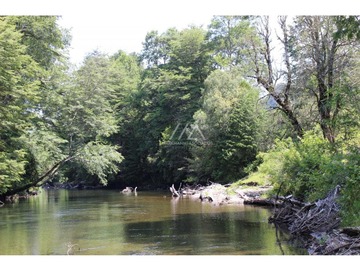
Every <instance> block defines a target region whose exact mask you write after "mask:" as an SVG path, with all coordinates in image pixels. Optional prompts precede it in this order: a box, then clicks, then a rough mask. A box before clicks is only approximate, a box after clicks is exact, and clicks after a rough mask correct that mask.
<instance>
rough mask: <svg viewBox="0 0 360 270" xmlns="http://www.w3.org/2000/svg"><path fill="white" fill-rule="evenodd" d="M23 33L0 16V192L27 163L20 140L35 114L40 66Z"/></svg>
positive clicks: (21, 173) (17, 179) (21, 174)
mask: <svg viewBox="0 0 360 270" xmlns="http://www.w3.org/2000/svg"><path fill="white" fill-rule="evenodd" d="M21 37H22V35H21V34H20V33H19V32H18V31H16V29H15V26H14V25H13V24H11V22H10V20H9V18H7V17H1V18H0V194H3V193H5V192H7V191H8V190H10V189H11V187H12V186H13V185H14V184H17V183H19V182H20V181H21V180H22V179H23V177H24V175H25V172H26V170H25V167H26V164H27V163H28V160H27V149H26V147H25V145H24V144H23V143H22V141H21V140H19V138H20V136H21V135H22V134H23V133H24V132H25V130H26V129H27V128H28V127H29V126H30V123H29V122H30V121H31V120H32V119H33V118H34V117H35V114H34V108H35V107H34V103H35V102H36V101H37V100H38V98H39V96H38V95H39V81H38V80H37V75H40V74H41V69H39V67H38V66H37V65H36V63H35V62H34V61H33V59H32V58H31V57H30V56H28V55H27V54H26V47H25V46H24V45H23V44H21Z"/></svg>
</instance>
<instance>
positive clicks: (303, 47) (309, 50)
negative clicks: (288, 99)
mask: <svg viewBox="0 0 360 270" xmlns="http://www.w3.org/2000/svg"><path fill="white" fill-rule="evenodd" d="M338 31H339V29H338V24H337V20H336V17H329V16H311V17H310V16H304V17H297V18H296V20H295V27H294V33H293V35H294V36H296V37H297V39H296V41H297V42H296V46H295V53H294V55H295V57H296V58H295V61H296V64H297V65H298V66H299V67H300V68H298V71H297V73H298V76H297V78H302V81H301V83H302V84H303V85H306V87H308V88H309V89H310V90H311V93H312V94H313V97H314V98H315V100H316V104H317V108H318V115H319V124H320V126H321V129H322V132H323V135H324V137H325V138H326V139H327V140H328V141H329V142H331V143H333V142H335V138H336V136H337V131H336V130H337V127H336V120H337V118H338V115H339V112H340V111H341V110H342V107H343V105H344V104H342V103H343V100H344V98H345V97H346V95H347V93H346V92H347V91H346V89H347V88H348V86H349V85H348V84H347V83H346V76H348V75H347V74H348V72H349V68H351V67H354V61H353V60H352V59H353V55H354V52H355V51H356V50H358V49H357V45H358V42H357V41H356V40H354V39H351V40H348V39H347V38H342V37H341V35H338V34H337V33H338ZM295 61H294V62H295ZM294 64H295V63H294Z"/></svg>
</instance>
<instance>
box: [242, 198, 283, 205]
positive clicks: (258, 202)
mask: <svg viewBox="0 0 360 270" xmlns="http://www.w3.org/2000/svg"><path fill="white" fill-rule="evenodd" d="M244 204H248V205H258V206H280V205H281V204H282V203H281V202H278V201H275V200H272V199H251V198H249V199H245V200H244Z"/></svg>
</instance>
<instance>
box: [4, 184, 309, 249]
mask: <svg viewBox="0 0 360 270" xmlns="http://www.w3.org/2000/svg"><path fill="white" fill-rule="evenodd" d="M169 195H170V196H169ZM270 214H271V213H270V210H269V209H266V208H261V207H254V206H246V205H245V206H244V205H222V206H214V205H211V204H209V203H201V202H199V201H198V200H192V199H189V198H172V197H171V194H169V193H160V192H142V191H139V192H138V193H137V196H135V195H134V194H129V195H126V194H122V193H121V192H119V191H110V190H48V191H45V190H44V191H42V192H41V193H40V194H39V195H38V196H36V197H32V198H30V199H27V200H22V201H20V202H18V203H15V204H6V205H5V206H3V207H1V208H0V254H1V255H13V254H15V255H23V254H24V255H25V254H26V255H33V254H34V255H35V254H36V255H39V254H41V255H66V254H75V255H251V254H256V255H280V254H285V255H294V254H304V250H301V249H298V248H295V247H293V246H292V245H290V244H289V243H288V242H287V240H286V239H287V238H288V236H287V235H286V234H285V233H283V232H281V231H276V230H275V228H274V226H273V225H271V224H268V222H267V220H268V217H269V215H270Z"/></svg>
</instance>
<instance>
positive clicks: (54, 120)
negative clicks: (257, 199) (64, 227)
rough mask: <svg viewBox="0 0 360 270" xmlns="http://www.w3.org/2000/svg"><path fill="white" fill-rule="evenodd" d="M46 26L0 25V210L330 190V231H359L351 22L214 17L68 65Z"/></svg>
mask: <svg viewBox="0 0 360 270" xmlns="http://www.w3.org/2000/svg"><path fill="white" fill-rule="evenodd" d="M58 19H59V18H57V17H53V16H5V17H0V104H1V105H0V197H1V198H4V197H6V196H11V195H14V194H16V193H19V192H23V191H27V190H29V189H31V188H34V187H35V188H36V187H40V186H42V185H44V184H45V183H52V184H53V183H65V182H71V183H81V184H82V185H92V186H97V185H102V186H108V187H112V188H120V187H125V186H126V185H131V186H138V187H139V188H140V187H142V188H157V187H168V186H169V185H171V184H173V183H175V184H180V183H189V184H193V183H196V184H198V183H200V184H206V183H209V182H216V183H222V184H228V183H233V182H236V181H242V180H244V179H247V180H251V181H254V182H266V183H269V184H271V185H273V186H274V189H275V190H277V191H279V193H280V194H285V195H287V194H293V195H294V196H296V197H297V198H300V199H302V200H316V199H318V198H321V197H323V196H324V195H326V194H327V193H328V192H329V191H330V190H331V189H333V188H334V187H335V186H336V185H340V186H341V199H340V203H341V209H342V213H343V223H344V224H351V225H359V224H360V218H359V215H358V213H359V211H360V198H359V196H358V194H359V192H360V175H359V173H360V167H359V165H360V155H359V154H360V153H359V147H360V130H359V124H360V119H359V117H360V111H359V109H360V108H359V106H360V105H359V104H360V100H359V99H360V92H359V89H360V80H359V78H360V50H359V48H360V47H359V45H360V17H358V16H331V17H329V16H297V17H291V18H289V17H285V16H282V17H278V18H277V21H276V26H274V24H271V23H270V19H269V17H267V16H263V17H258V16H214V17H213V19H212V20H211V22H209V25H208V26H207V28H206V29H205V28H204V27H198V26H189V27H188V28H186V29H182V30H179V29H175V28H171V29H168V30H167V31H165V32H163V33H159V32H158V31H156V30H154V31H151V32H149V33H148V34H147V35H146V36H145V37H144V41H143V49H142V51H141V52H140V53H131V54H127V53H125V52H124V51H121V50H119V51H118V52H117V53H115V54H114V55H106V54H104V53H102V52H99V51H93V52H91V53H89V54H88V55H87V56H86V58H85V59H84V60H83V62H82V64H81V65H80V66H79V67H74V66H73V65H72V64H71V63H70V60H69V58H68V56H67V55H68V54H67V51H68V49H69V46H70V44H71V34H70V33H69V31H68V30H66V29H62V28H61V27H59V25H58V23H57V20H58ZM119 49H120V48H119Z"/></svg>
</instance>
